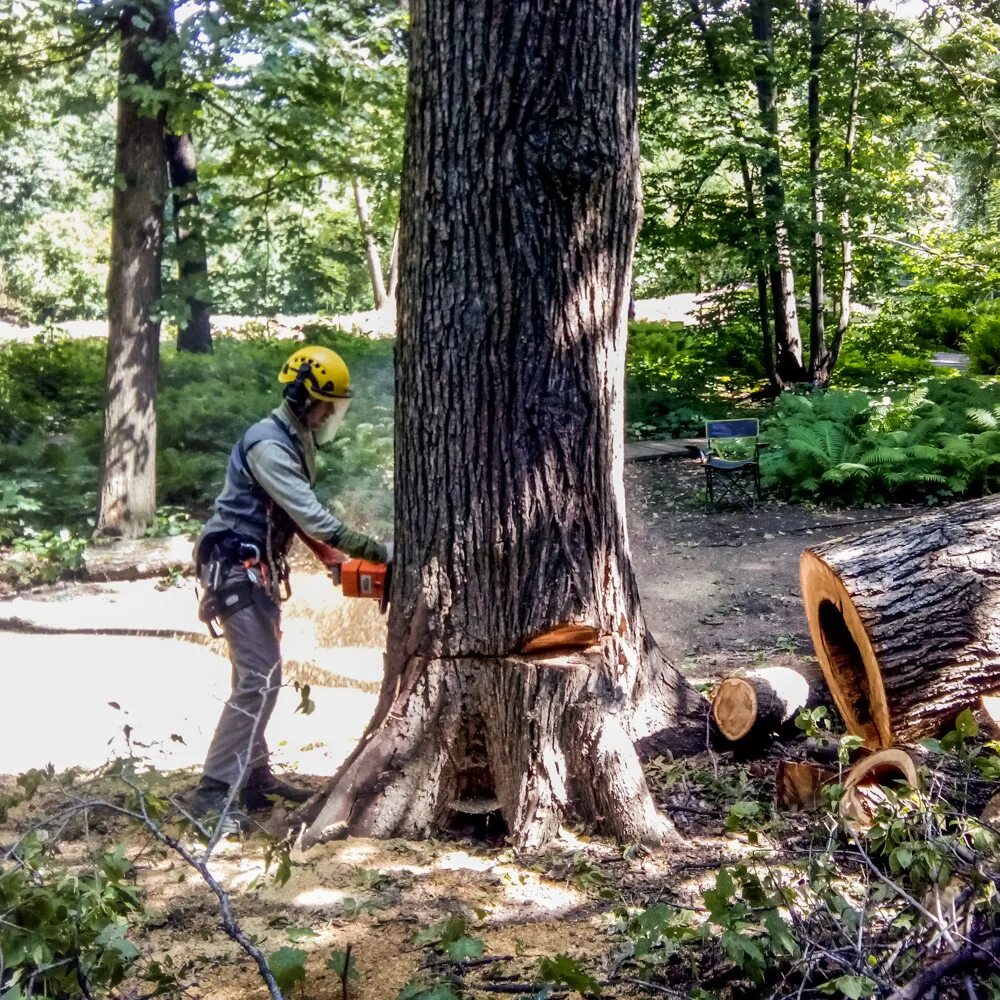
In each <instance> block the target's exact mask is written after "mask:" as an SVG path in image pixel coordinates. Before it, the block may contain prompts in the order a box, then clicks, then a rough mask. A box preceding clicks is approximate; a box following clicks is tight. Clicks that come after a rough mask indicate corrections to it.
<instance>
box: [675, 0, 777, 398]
mask: <svg viewBox="0 0 1000 1000" xmlns="http://www.w3.org/2000/svg"><path fill="white" fill-rule="evenodd" d="M688 3H689V6H690V8H691V17H692V19H693V21H694V24H695V27H696V28H697V29H698V33H699V35H700V36H701V39H702V42H703V44H704V46H705V58H706V61H707V62H708V68H709V71H710V72H711V74H712V80H713V82H714V83H715V87H716V90H717V91H718V92H719V94H720V96H721V97H722V99H723V100H724V101H726V103H727V105H728V102H729V98H728V96H727V94H726V74H725V71H724V69H723V65H722V60H721V58H720V56H719V49H718V44H717V41H716V38H715V35H714V34H713V33H712V31H711V30H710V29H709V26H708V23H707V22H706V20H705V14H704V12H703V11H702V9H701V5H700V3H699V0H688ZM729 121H730V125H731V127H732V130H733V135H734V136H735V137H736V140H737V142H738V143H739V153H738V156H737V159H738V161H739V165H740V176H741V177H742V179H743V202H744V206H745V212H746V219H747V237H748V240H747V242H748V244H749V247H750V252H751V256H752V257H753V259H754V260H755V261H756V264H755V268H754V270H755V274H756V278H757V317H758V319H759V321H760V333H761V345H762V346H761V360H762V362H763V364H764V371H766V372H767V377H768V381H769V382H770V383H771V390H772V393H773V394H774V395H775V396H777V395H778V394H779V393H780V392H781V390H782V389H783V388H784V386H783V384H782V382H781V379H780V378H779V376H778V370H777V367H776V366H775V361H774V337H773V334H772V332H771V317H770V307H769V304H768V296H767V285H768V273H767V269H766V268H765V267H764V265H763V263H762V261H761V257H760V251H759V247H760V245H761V244H763V242H764V230H763V227H762V226H761V220H760V217H759V215H758V214H757V196H756V194H755V192H754V184H753V174H752V173H751V170H750V161H749V158H748V157H747V154H746V152H745V150H744V145H743V144H744V142H745V140H746V131H745V129H744V128H743V123H742V121H740V118H739V116H738V115H737V114H736V113H735V111H734V110H733V109H732V107H731V106H730V107H729Z"/></svg>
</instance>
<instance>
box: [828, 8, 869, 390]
mask: <svg viewBox="0 0 1000 1000" xmlns="http://www.w3.org/2000/svg"><path fill="white" fill-rule="evenodd" d="M867 6H868V4H867V0H860V2H859V4H858V24H857V27H856V28H855V31H854V56H853V58H852V60H851V94H850V98H849V100H848V104H847V127H846V129H845V134H844V196H843V197H844V204H843V207H842V208H841V210H840V233H841V278H840V306H839V308H838V310H837V332H836V333H835V334H834V338H833V343H832V344H831V345H830V371H831V372H832V371H833V368H834V366H835V365H836V363H837V358H838V357H839V356H840V349H841V347H842V346H843V344H844V336H845V334H846V333H847V328H848V327H849V326H850V325H851V296H852V293H853V291H854V235H853V232H852V230H851V182H852V180H853V175H854V144H855V142H856V141H857V133H858V102H859V100H860V97H861V53H862V46H863V41H864V34H863V27H864V23H863V13H864V11H865V10H866V9H867Z"/></svg>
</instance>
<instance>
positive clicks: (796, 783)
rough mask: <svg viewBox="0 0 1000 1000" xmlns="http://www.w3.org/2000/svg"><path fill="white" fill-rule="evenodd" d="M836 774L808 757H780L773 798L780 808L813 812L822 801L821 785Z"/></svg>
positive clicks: (831, 780)
mask: <svg viewBox="0 0 1000 1000" xmlns="http://www.w3.org/2000/svg"><path fill="white" fill-rule="evenodd" d="M838 777H839V773H838V772H837V771H835V770H833V768H829V767H822V766H821V765H819V764H814V763H812V762H811V761H807V760H780V761H778V767H777V770H776V771H775V775H774V797H775V801H776V802H777V804H778V808H779V809H785V810H787V811H789V812H815V810H817V809H818V808H819V807H820V805H822V802H823V786H824V785H829V784H831V783H833V782H835V781H836V780H837V778H838Z"/></svg>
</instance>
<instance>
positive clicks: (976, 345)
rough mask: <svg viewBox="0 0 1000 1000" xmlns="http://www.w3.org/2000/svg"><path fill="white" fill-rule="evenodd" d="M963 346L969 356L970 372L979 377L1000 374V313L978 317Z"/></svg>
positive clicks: (994, 312) (989, 313) (984, 314)
mask: <svg viewBox="0 0 1000 1000" xmlns="http://www.w3.org/2000/svg"><path fill="white" fill-rule="evenodd" d="M963 346H964V347H965V351H966V353H967V354H968V355H969V371H971V372H974V373H976V374H978V375H998V374H1000V312H997V311H991V312H986V313H983V315H981V316H978V317H977V318H976V320H975V322H974V323H973V324H972V330H971V331H970V333H969V334H968V335H967V336H966V338H965V341H964V343H963Z"/></svg>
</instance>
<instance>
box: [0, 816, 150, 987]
mask: <svg viewBox="0 0 1000 1000" xmlns="http://www.w3.org/2000/svg"><path fill="white" fill-rule="evenodd" d="M130 868H131V863H130V862H129V861H128V860H127V859H126V857H125V850H124V847H123V846H119V847H118V848H117V849H116V850H114V851H112V852H110V853H108V854H105V855H103V856H102V857H101V858H100V859H99V861H98V863H97V864H96V865H95V866H94V868H93V870H90V871H84V872H80V873H73V872H69V871H59V870H58V869H56V868H52V869H51V870H50V869H49V867H48V866H47V864H46V858H45V852H44V844H43V842H42V841H41V839H40V838H39V837H38V835H37V834H31V835H29V836H28V837H26V838H25V839H24V840H22V841H21V843H20V844H19V845H18V846H17V848H16V849H15V851H14V852H12V855H11V856H10V859H9V860H7V861H5V862H4V863H3V864H2V865H0V912H2V913H3V915H4V933H3V964H2V966H0V992H2V993H3V995H4V996H5V997H10V998H11V1000H16V998H18V997H27V996H80V995H81V990H80V987H81V985H82V984H86V986H87V989H88V992H87V995H88V996H89V995H93V994H94V992H95V991H96V992H100V993H103V992H104V990H105V989H107V988H109V987H112V986H116V985H117V984H118V983H120V982H121V981H122V979H123V978H124V976H125V973H126V971H127V970H128V968H129V966H130V965H131V964H132V962H133V961H134V960H135V959H136V958H137V957H138V954H139V952H138V951H137V949H136V948H135V946H134V945H133V944H131V942H129V941H128V939H127V938H126V936H125V935H126V931H127V926H128V925H127V919H128V917H129V915H130V914H132V913H134V912H136V911H138V910H139V909H140V908H141V906H140V901H139V894H138V892H137V890H136V889H135V888H133V887H132V886H130V885H127V884H126V882H125V879H126V876H127V874H128V871H129V869H130Z"/></svg>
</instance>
